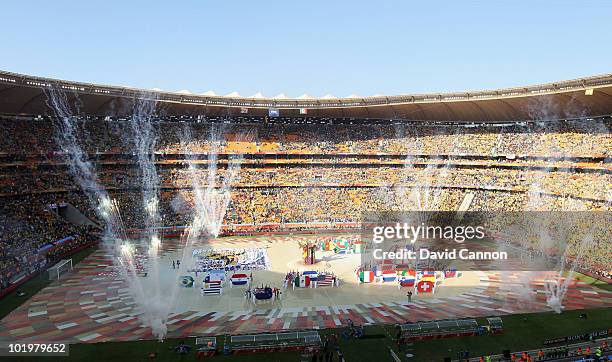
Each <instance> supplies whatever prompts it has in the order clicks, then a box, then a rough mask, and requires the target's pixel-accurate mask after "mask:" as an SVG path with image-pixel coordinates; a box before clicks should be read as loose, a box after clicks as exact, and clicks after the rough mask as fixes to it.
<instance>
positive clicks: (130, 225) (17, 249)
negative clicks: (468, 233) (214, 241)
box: [0, 187, 612, 278]
mask: <svg viewBox="0 0 612 362" xmlns="http://www.w3.org/2000/svg"><path fill="white" fill-rule="evenodd" d="M228 196H229V199H228V204H227V209H226V210H225V213H224V214H220V215H219V217H220V218H221V219H222V220H223V221H222V223H223V224H224V225H225V227H224V228H223V229H222V231H223V232H224V233H225V234H227V233H230V234H231V233H232V232H234V231H236V230H238V229H240V228H241V226H242V225H246V226H248V230H249V231H251V232H257V231H270V230H276V231H282V230H283V229H289V230H298V229H317V228H325V229H328V228H334V227H340V228H344V227H346V226H344V224H346V223H358V222H360V221H361V220H362V217H363V214H364V212H372V211H374V212H379V211H390V210H391V211H406V210H446V211H456V210H459V209H460V208H463V209H464V210H467V211H482V210H487V211H489V210H492V211H522V210H549V211H558V210H565V211H571V210H574V211H583V210H589V211H594V210H609V204H608V203H607V202H604V201H597V200H584V199H579V198H569V197H562V196H558V195H551V194H537V193H526V192H511V191H502V190H494V189H473V188H461V187H433V188H430V187H420V188H419V187H406V188H403V187H395V188H393V187H258V188H236V189H232V190H230V191H229V195H228ZM110 197H111V198H112V199H114V200H116V202H117V205H118V209H119V213H120V215H121V218H122V220H123V223H124V226H125V228H127V229H141V228H143V227H145V214H146V213H145V210H144V209H143V207H142V192H141V191H140V190H122V191H120V190H112V191H110ZM2 201H3V202H2V205H1V206H0V221H1V222H0V225H2V228H3V229H2V233H1V234H0V248H1V249H0V250H1V252H2V258H1V259H0V260H1V262H2V265H0V267H1V268H0V271H2V272H0V276H2V277H3V278H6V277H7V275H14V273H15V268H16V267H19V266H20V265H21V266H24V267H25V266H26V265H31V264H32V263H33V262H26V261H25V260H26V259H27V257H29V256H36V258H35V259H36V260H39V259H40V258H43V259H44V258H45V256H44V255H42V256H40V255H38V254H37V253H38V250H39V249H40V248H41V247H42V246H44V245H46V244H48V243H53V242H56V241H58V240H62V239H64V238H66V237H76V240H77V242H80V241H83V242H87V241H89V240H91V238H92V237H93V236H92V233H91V232H92V230H96V226H95V224H98V225H99V224H100V222H99V220H98V219H97V216H96V212H95V210H94V209H93V208H92V207H91V206H90V202H89V200H88V199H87V198H86V197H85V196H84V195H83V194H81V193H76V192H57V193H41V194H27V195H20V196H12V197H3V198H2ZM159 201H160V202H159V210H160V215H161V218H162V225H164V226H185V225H189V224H190V223H191V221H192V218H193V215H194V212H195V210H194V195H193V191H192V190H190V189H166V190H162V191H161V194H160V200H159ZM63 204H69V205H72V206H74V208H75V210H77V216H78V214H82V215H81V217H82V220H85V221H87V222H90V221H91V224H89V225H88V224H84V225H79V224H78V223H75V222H74V221H75V219H74V217H75V216H74V215H73V216H72V218H70V217H68V216H67V215H66V214H63V213H62V212H59V211H58V208H57V207H58V206H61V205H63ZM24 205H27V207H24ZM219 212H220V213H221V212H222V211H219ZM77 219H78V218H77ZM71 220H72V221H71ZM78 220H81V219H78ZM289 224H294V225H293V226H291V228H290V227H289ZM270 225H274V228H272V227H271V226H270ZM295 225H297V227H296V226H295ZM598 240H599V239H598ZM516 242H519V243H522V244H524V246H525V247H527V248H530V247H533V246H534V245H535V244H533V245H532V244H531V243H534V242H533V241H530V240H517V241H516ZM570 242H573V241H572V240H570ZM576 242H580V241H579V240H577V241H576ZM570 244H571V243H570ZM611 247H612V246H611V245H610V243H600V244H599V245H597V247H595V248H592V250H591V251H589V253H588V254H587V255H586V256H584V257H583V258H582V259H583V261H582V265H581V266H582V267H583V268H586V269H592V270H593V271H596V272H602V273H605V275H608V272H609V270H607V264H608V263H607V260H608V257H609V255H610V254H612V250H611ZM573 252H574V251H573V250H570V256H571V254H572V253H573ZM24 267H21V268H18V269H21V270H23V269H24ZM11 270H12V272H9V271H11Z"/></svg>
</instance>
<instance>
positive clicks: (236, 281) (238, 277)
mask: <svg viewBox="0 0 612 362" xmlns="http://www.w3.org/2000/svg"><path fill="white" fill-rule="evenodd" d="M230 280H231V281H232V285H246V284H248V282H249V276H248V275H246V274H234V275H232V277H231V278H230Z"/></svg>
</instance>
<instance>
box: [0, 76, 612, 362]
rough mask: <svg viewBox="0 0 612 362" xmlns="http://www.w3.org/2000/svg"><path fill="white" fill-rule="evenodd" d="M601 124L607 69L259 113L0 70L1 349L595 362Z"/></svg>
mask: <svg viewBox="0 0 612 362" xmlns="http://www.w3.org/2000/svg"><path fill="white" fill-rule="evenodd" d="M321 81H322V82H323V81H324V80H323V79H321ZM483 88H485V87H483ZM611 128H612V74H601V75H595V76H588V77H581V78H575V79H570V80H562V79H558V80H557V81H554V82H550V83H540V84H524V85H522V86H514V87H510V88H494V89H487V90H477V91H460V92H434V93H415V94H409V93H406V94H400V95H373V96H366V97H364V96H359V95H356V94H352V95H350V96H348V97H336V96H333V95H326V96H321V97H314V96H310V95H308V94H303V95H302V96H287V95H285V94H279V95H278V96H275V97H268V96H264V95H263V94H262V93H259V92H258V93H256V94H254V95H253V96H241V95H240V94H238V93H237V92H233V93H230V94H226V95H218V94H216V93H215V92H212V91H210V92H206V93H196V92H190V91H187V90H183V91H177V92H174V91H164V90H161V89H158V88H155V89H152V88H145V87H128V86H123V85H112V84H110V82H109V84H106V83H103V82H93V83H92V82H85V81H71V80H66V79H61V77H48V76H40V75H36V74H25V73H22V72H12V71H0V200H1V201H2V202H0V356H2V359H3V360H5V359H6V360H7V361H8V360H16V361H17V360H19V361H26V360H28V361H29V360H35V361H36V360H40V359H42V360H45V359H47V360H57V361H63V360H66V361H73V360H74V361H77V360H78V361H80V360H89V361H98V360H99V361H115V360H117V361H123V360H126V361H145V360H153V361H192V360H193V361H195V360H200V359H202V360H211V361H213V362H214V361H315V362H316V361H523V362H527V361H585V362H586V361H606V360H609V358H610V357H606V356H608V355H610V356H612V348H610V347H609V343H610V342H611V340H612V336H611V335H610V333H612V317H611V314H610V310H611V309H610V308H612V286H611V283H612V268H611V267H610V260H611V256H612V241H611V240H610V235H611V233H612V230H610V228H612V217H611V214H610V210H611V208H612V182H611V181H612V179H611V173H612V169H611V167H610V157H611V156H612V136H611V135H610V130H611Z"/></svg>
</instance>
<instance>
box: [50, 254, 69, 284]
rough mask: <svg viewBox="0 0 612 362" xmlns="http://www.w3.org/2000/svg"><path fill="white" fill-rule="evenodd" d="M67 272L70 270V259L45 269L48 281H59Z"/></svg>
mask: <svg viewBox="0 0 612 362" xmlns="http://www.w3.org/2000/svg"><path fill="white" fill-rule="evenodd" d="M69 270H72V259H62V260H60V261H59V262H58V263H57V264H55V265H54V266H52V267H50V268H49V269H47V271H48V272H49V279H50V280H56V279H59V278H60V277H61V276H62V274H64V273H67V272H68V271H69Z"/></svg>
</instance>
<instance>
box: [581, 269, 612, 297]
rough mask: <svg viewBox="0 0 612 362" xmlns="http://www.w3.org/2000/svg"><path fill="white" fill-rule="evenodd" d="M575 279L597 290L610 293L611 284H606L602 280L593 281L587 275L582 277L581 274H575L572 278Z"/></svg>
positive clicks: (611, 289) (611, 290) (593, 279)
mask: <svg viewBox="0 0 612 362" xmlns="http://www.w3.org/2000/svg"><path fill="white" fill-rule="evenodd" d="M574 277H575V278H576V279H578V280H580V281H583V282H585V283H587V284H590V285H592V286H594V287H596V288H599V289H603V290H606V291H608V292H612V284H610V283H607V282H605V281H603V280H599V279H595V278H593V277H590V276H588V275H584V274H582V273H576V275H575V276H574Z"/></svg>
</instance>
